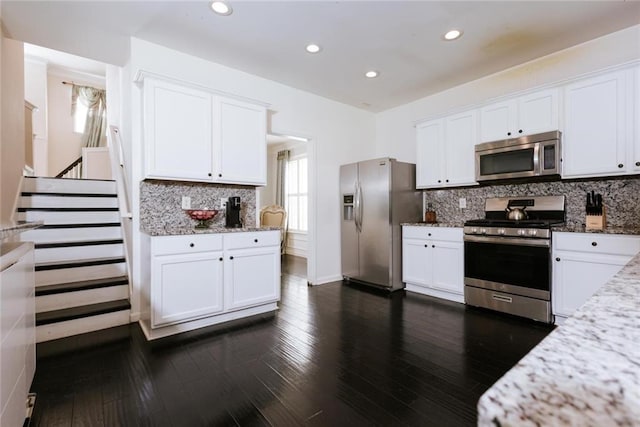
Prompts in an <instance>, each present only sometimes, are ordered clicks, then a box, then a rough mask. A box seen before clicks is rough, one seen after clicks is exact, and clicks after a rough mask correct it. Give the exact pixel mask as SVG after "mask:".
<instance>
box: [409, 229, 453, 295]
mask: <svg viewBox="0 0 640 427" xmlns="http://www.w3.org/2000/svg"><path fill="white" fill-rule="evenodd" d="M462 237H463V233H462V228H445V227H442V228H438V227H421V226H403V227H402V281H403V282H405V284H406V289H407V290H408V291H412V292H418V293H422V294H427V295H431V296H436V297H439V298H445V299H448V300H451V301H457V302H463V301H464V244H463V241H462Z"/></svg>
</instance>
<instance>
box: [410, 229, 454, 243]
mask: <svg viewBox="0 0 640 427" xmlns="http://www.w3.org/2000/svg"><path fill="white" fill-rule="evenodd" d="M402 238H404V239H428V240H446V241H452V242H462V228H449V227H413V226H404V227H402Z"/></svg>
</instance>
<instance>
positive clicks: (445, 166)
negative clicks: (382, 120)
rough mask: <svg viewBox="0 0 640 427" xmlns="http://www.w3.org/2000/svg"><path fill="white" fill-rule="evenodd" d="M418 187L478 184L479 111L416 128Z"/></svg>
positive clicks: (453, 116) (422, 124)
mask: <svg viewBox="0 0 640 427" xmlns="http://www.w3.org/2000/svg"><path fill="white" fill-rule="evenodd" d="M416 132H417V147H416V148H417V165H416V187H417V188H434V187H446V186H462V185H476V184H477V183H476V182H475V169H474V146H475V144H476V143H477V142H478V141H477V139H478V132H477V111H476V110H471V111H466V112H464V113H460V114H455V115H452V116H448V117H445V118H443V119H439V120H433V121H430V122H425V123H421V124H419V125H417V127H416Z"/></svg>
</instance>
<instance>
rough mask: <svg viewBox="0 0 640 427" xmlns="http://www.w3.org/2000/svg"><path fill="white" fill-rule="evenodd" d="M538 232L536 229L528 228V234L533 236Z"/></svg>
mask: <svg viewBox="0 0 640 427" xmlns="http://www.w3.org/2000/svg"><path fill="white" fill-rule="evenodd" d="M537 234H538V230H529V236H535V235H537Z"/></svg>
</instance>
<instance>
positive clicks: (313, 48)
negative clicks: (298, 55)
mask: <svg viewBox="0 0 640 427" xmlns="http://www.w3.org/2000/svg"><path fill="white" fill-rule="evenodd" d="M305 49H306V50H307V52H309V53H318V52H320V51H321V50H322V48H321V47H320V46H318V45H317V44H313V43H311V44H308V45H307V47H305Z"/></svg>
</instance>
